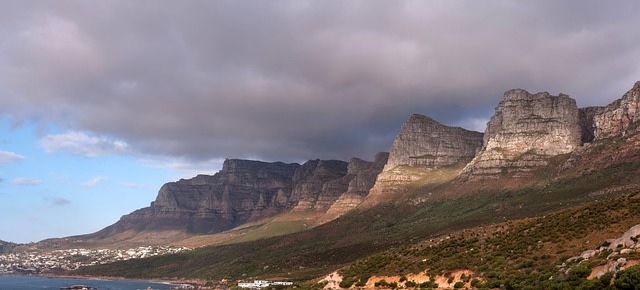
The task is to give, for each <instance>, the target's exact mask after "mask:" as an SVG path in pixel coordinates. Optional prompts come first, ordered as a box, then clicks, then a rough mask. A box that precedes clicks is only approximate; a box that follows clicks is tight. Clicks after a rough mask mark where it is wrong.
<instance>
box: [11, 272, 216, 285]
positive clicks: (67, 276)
mask: <svg viewBox="0 0 640 290" xmlns="http://www.w3.org/2000/svg"><path fill="white" fill-rule="evenodd" d="M7 276H33V277H43V278H53V279H74V280H96V281H131V282H150V283H161V284H167V285H170V286H181V285H191V286H194V287H201V286H204V284H205V283H206V282H207V281H206V280H201V279H188V280H187V279H180V280H176V279H156V278H149V279H144V278H140V279H131V278H126V277H112V276H83V275H73V274H50V273H45V274H37V275H24V274H16V273H12V274H10V275H7Z"/></svg>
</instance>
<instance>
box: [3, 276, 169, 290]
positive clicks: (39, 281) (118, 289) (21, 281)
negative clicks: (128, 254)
mask: <svg viewBox="0 0 640 290" xmlns="http://www.w3.org/2000/svg"><path fill="white" fill-rule="evenodd" d="M72 285H86V286H91V287H95V288H98V289H99V290H102V289H111V290H137V289H141V290H144V289H148V287H151V289H160V290H167V289H169V288H170V287H171V286H174V285H171V284H167V283H157V282H144V281H109V280H83V279H67V278H46V277H38V276H2V275H0V289H2V290H22V289H27V290H28V289H56V290H58V289H60V287H69V286H72Z"/></svg>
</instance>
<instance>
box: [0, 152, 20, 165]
mask: <svg viewBox="0 0 640 290" xmlns="http://www.w3.org/2000/svg"><path fill="white" fill-rule="evenodd" d="M23 159H25V157H24V156H22V155H20V154H17V153H14V152H9V151H2V150H0V165H2V164H7V163H11V162H15V161H20V160H23Z"/></svg>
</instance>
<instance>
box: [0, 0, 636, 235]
mask: <svg viewBox="0 0 640 290" xmlns="http://www.w3.org/2000/svg"><path fill="white" fill-rule="evenodd" d="M0 7H2V9H0V239H1V240H8V241H13V242H20V243H24V242H30V241H38V240H41V239H45V238H52V237H64V236H70V235H78V234H86V233H91V232H95V231H97V230H100V229H101V228H103V227H105V226H108V225H110V224H112V223H114V222H116V221H117V220H118V219H119V217H120V216H122V215H124V214H127V213H129V212H131V211H133V210H135V209H137V208H141V207H145V206H148V205H149V203H150V202H151V201H153V200H154V199H155V197H156V194H157V191H158V190H159V188H160V186H162V184H164V183H166V182H171V181H175V180H178V179H180V178H189V177H193V176H195V175H196V174H199V173H202V174H213V173H215V172H216V171H218V170H220V168H221V166H222V165H221V164H222V162H223V160H224V159H225V158H245V159H257V160H263V161H285V162H298V163H301V162H304V161H305V160H309V159H316V158H321V159H340V160H349V159H350V158H352V157H358V158H362V159H365V160H372V159H373V156H374V155H375V153H376V152H379V151H388V150H389V148H390V146H391V143H392V142H393V138H394V137H395V135H396V134H397V132H398V131H399V129H400V127H401V125H402V124H403V122H405V121H406V120H407V119H408V118H409V116H410V115H411V114H413V113H419V114H424V115H428V116H430V117H432V118H434V119H436V120H438V121H440V122H441V123H443V124H446V125H451V126H461V127H464V128H467V129H470V130H477V131H484V129H485V126H486V122H487V121H488V120H489V118H490V117H491V115H492V114H493V112H494V109H495V107H496V106H497V105H498V103H499V102H500V100H501V99H502V96H503V94H504V92H505V91H507V90H509V89H513V88H523V89H526V90H528V91H529V92H532V93H535V92H541V91H548V92H550V93H551V94H554V95H557V94H559V93H564V94H568V95H570V96H571V97H573V98H574V99H576V100H577V103H578V106H579V107H585V106H592V105H606V104H608V103H610V102H611V101H613V100H615V99H617V98H620V97H621V96H622V95H623V94H624V93H625V92H626V91H627V90H629V89H631V87H632V86H633V84H634V83H635V82H636V81H638V80H640V37H638V35H640V17H637V11H640V2H638V1H577V0H575V1H557V0H549V1H506V0H504V1H497V0H488V1H431V0H424V1H408V0H407V1H402V0H401V1H378V0H362V1H358V0H353V1H348V0H342V1H331V0H328V1H305V0H290V1H286V0H281V1H258V0H256V1H236V0H229V1H198V0H194V1H177V0H175V1H165V0H158V1H143V0H140V1H122V0H110V1H66V0H64V1H63V0H51V1H31V0H15V1H12V0H0Z"/></svg>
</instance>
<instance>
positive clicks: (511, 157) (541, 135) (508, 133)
mask: <svg viewBox="0 0 640 290" xmlns="http://www.w3.org/2000/svg"><path fill="white" fill-rule="evenodd" d="M585 114H586V112H585ZM583 135H588V133H583V130H582V128H581V127H580V112H579V110H578V107H577V106H576V102H575V100H574V99H571V98H569V96H567V95H563V94H560V95H559V96H552V95H550V94H549V93H547V92H543V93H537V94H530V93H529V92H527V91H525V90H522V89H515V90H510V91H507V92H506V93H505V94H504V99H503V100H502V102H500V104H499V105H498V107H497V108H496V113H495V115H494V116H493V117H492V118H491V120H490V121H489V124H488V126H487V129H486V131H485V135H484V147H483V149H482V151H481V152H480V153H479V154H478V156H476V158H475V159H474V160H473V161H472V162H471V163H470V164H469V165H467V167H466V168H465V170H464V171H465V173H466V174H470V175H495V174H498V173H504V172H526V171H529V170H530V169H531V168H534V167H538V166H542V165H545V164H547V160H548V158H549V157H550V156H555V155H558V154H565V153H569V152H572V151H573V150H575V149H576V148H577V147H578V146H580V145H581V143H582V138H583Z"/></svg>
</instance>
